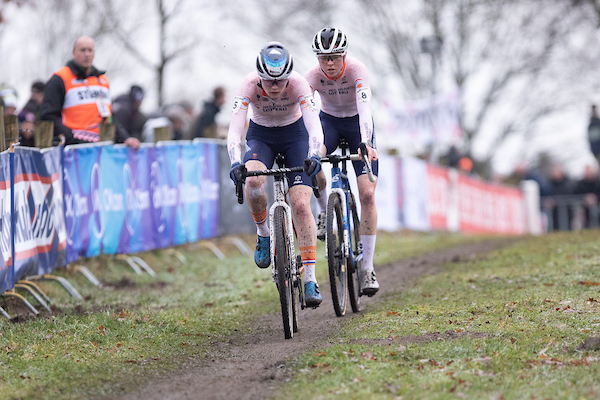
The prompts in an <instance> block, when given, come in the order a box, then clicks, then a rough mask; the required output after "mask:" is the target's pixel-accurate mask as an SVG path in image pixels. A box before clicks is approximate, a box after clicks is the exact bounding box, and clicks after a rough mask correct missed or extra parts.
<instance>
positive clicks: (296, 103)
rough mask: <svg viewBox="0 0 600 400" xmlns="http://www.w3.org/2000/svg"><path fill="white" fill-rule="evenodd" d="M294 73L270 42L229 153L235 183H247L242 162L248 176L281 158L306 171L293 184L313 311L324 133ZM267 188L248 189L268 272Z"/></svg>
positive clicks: (236, 119) (245, 93)
mask: <svg viewBox="0 0 600 400" xmlns="http://www.w3.org/2000/svg"><path fill="white" fill-rule="evenodd" d="M292 68H293V61H292V56H291V54H290V53H289V51H288V49H287V48H286V47H285V46H284V45H282V44H281V43H279V42H270V43H267V44H266V45H265V46H264V47H263V48H262V50H261V51H260V54H259V55H258V58H257V60H256V69H257V71H254V72H252V73H250V74H249V75H248V76H246V78H244V80H243V81H242V83H241V84H240V86H239V88H238V90H237V93H236V95H235V100H234V103H233V115H232V117H231V122H230V125H229V133H228V135H227V150H228V153H229V158H230V160H231V173H230V176H231V179H232V180H233V181H234V183H235V182H237V181H239V180H240V179H241V178H242V176H241V174H242V172H241V171H242V165H241V164H240V163H241V162H243V163H244V164H245V166H246V169H247V170H248V171H255V170H264V169H269V168H271V167H272V166H273V162H274V158H275V155H276V154H277V153H280V154H282V155H283V156H284V158H285V163H286V166H287V167H298V166H303V165H305V167H306V172H302V173H290V174H288V175H287V179H288V186H289V188H290V189H289V199H290V206H291V207H292V210H293V213H294V221H295V227H296V233H297V237H298V243H299V245H300V254H301V256H302V267H303V269H304V281H305V284H304V293H305V301H306V305H307V306H309V307H317V306H318V305H319V304H320V303H321V301H322V297H321V294H320V293H319V285H318V284H317V279H316V276H315V260H316V244H317V236H316V224H315V220H314V217H313V215H312V211H311V208H310V199H311V197H312V193H313V192H312V185H311V178H312V177H314V176H316V174H317V173H318V172H319V171H320V170H321V164H320V161H319V156H318V154H319V151H320V149H321V146H322V144H323V130H322V128H321V123H320V121H319V114H318V112H319V111H318V109H317V106H316V104H315V102H314V99H313V95H312V91H311V89H310V86H309V85H308V83H307V82H306V79H304V78H303V77H302V75H300V74H299V73H297V72H293V71H292ZM248 108H251V109H252V117H251V118H250V122H249V127H248V132H247V134H246V141H247V142H246V151H245V153H244V154H243V158H242V135H243V133H244V126H245V123H246V115H247V113H248ZM265 182H266V176H257V177H248V178H247V180H246V188H245V192H246V193H245V194H246V198H247V199H248V207H249V208H250V212H251V214H252V218H253V219H254V222H255V223H256V230H257V233H258V239H257V242H256V251H255V252H254V261H255V262H256V265H258V267H259V268H267V267H268V266H269V265H270V262H271V255H270V235H269V234H270V230H269V225H268V222H267V196H266V194H265Z"/></svg>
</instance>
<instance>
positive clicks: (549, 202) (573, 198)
mask: <svg viewBox="0 0 600 400" xmlns="http://www.w3.org/2000/svg"><path fill="white" fill-rule="evenodd" d="M541 202H542V213H543V214H544V216H545V218H546V221H547V223H546V232H552V231H577V230H581V229H586V228H589V229H594V228H598V227H599V226H600V215H599V212H598V210H599V203H598V201H597V200H596V201H593V202H590V201H589V197H588V195H560V196H544V197H542V198H541Z"/></svg>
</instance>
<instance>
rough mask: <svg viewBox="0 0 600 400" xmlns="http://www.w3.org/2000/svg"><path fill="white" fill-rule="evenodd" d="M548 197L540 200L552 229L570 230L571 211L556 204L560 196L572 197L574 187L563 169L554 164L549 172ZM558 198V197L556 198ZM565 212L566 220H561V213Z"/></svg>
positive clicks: (565, 206) (566, 206)
mask: <svg viewBox="0 0 600 400" xmlns="http://www.w3.org/2000/svg"><path fill="white" fill-rule="evenodd" d="M548 183H549V186H550V192H549V196H547V197H544V199H543V200H542V202H543V204H544V208H545V209H546V210H547V211H549V212H550V215H551V216H552V221H553V227H554V229H555V230H556V229H557V228H558V229H559V230H570V229H571V223H572V220H573V210H572V209H571V207H569V205H568V204H564V203H561V202H558V201H557V199H560V197H561V196H567V195H572V194H573V190H574V188H575V185H574V183H573V181H572V180H571V179H570V178H569V177H568V176H567V175H566V173H565V170H564V168H563V167H562V165H560V164H554V165H553V166H552V168H551V170H550V179H549V181H548ZM557 196H558V197H557ZM562 212H565V213H566V214H564V215H566V220H564V219H561V213H562Z"/></svg>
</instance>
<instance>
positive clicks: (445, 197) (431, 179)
mask: <svg viewBox="0 0 600 400" xmlns="http://www.w3.org/2000/svg"><path fill="white" fill-rule="evenodd" d="M427 193H428V203H427V206H428V209H429V221H430V225H431V229H433V230H444V231H445V230H447V229H448V207H449V194H450V180H449V177H448V168H443V167H439V166H434V165H429V164H428V165H427Z"/></svg>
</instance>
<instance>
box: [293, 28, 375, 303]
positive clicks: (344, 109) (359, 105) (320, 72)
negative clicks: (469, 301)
mask: <svg viewBox="0 0 600 400" xmlns="http://www.w3.org/2000/svg"><path fill="white" fill-rule="evenodd" d="M312 49H313V52H315V53H316V55H317V60H318V65H315V66H314V67H313V68H311V69H310V70H309V71H308V72H307V73H306V74H305V75H304V77H305V78H306V80H307V81H308V83H309V84H310V86H311V88H312V89H313V91H316V92H319V95H320V98H321V113H320V118H321V123H322V125H323V134H324V141H323V144H324V148H323V149H322V152H321V154H322V155H325V154H331V153H333V152H334V151H335V149H337V147H338V143H339V140H340V138H345V139H346V141H347V142H348V145H349V150H350V152H351V153H357V152H358V153H359V154H360V153H361V152H360V150H359V144H360V143H361V142H362V143H365V144H366V146H367V152H368V153H369V154H368V157H369V161H371V163H372V169H373V175H375V176H377V172H378V162H377V150H376V145H375V133H374V130H373V115H372V113H371V89H370V88H369V77H368V73H367V68H366V67H365V65H364V64H363V63H361V62H360V61H358V60H356V59H355V58H352V57H348V56H347V55H346V52H347V49H348V40H347V38H346V35H345V34H344V33H343V32H342V31H341V30H340V29H335V28H323V29H321V30H320V31H319V32H318V33H317V34H316V35H315V37H314V39H313V43H312ZM353 165H354V171H355V173H356V177H357V184H358V193H359V197H360V205H361V216H360V237H361V241H362V246H363V257H364V258H363V264H362V273H361V275H362V293H363V294H365V295H367V296H373V295H374V294H375V293H377V291H378V290H379V283H378V282H377V278H376V277H375V271H374V269H373V254H374V252H375V239H376V233H377V209H376V208H375V186H376V185H377V182H371V181H370V180H369V178H368V176H367V175H366V173H367V171H366V168H365V165H364V162H362V161H353ZM318 180H319V190H320V192H321V196H320V197H319V198H318V199H317V203H318V206H319V207H318V208H319V209H320V212H319V215H318V217H317V219H318V224H317V237H318V238H319V239H320V240H325V223H326V216H325V210H326V208H327V195H326V193H325V191H326V184H327V182H326V178H325V174H324V173H323V172H321V173H319V174H318Z"/></svg>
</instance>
